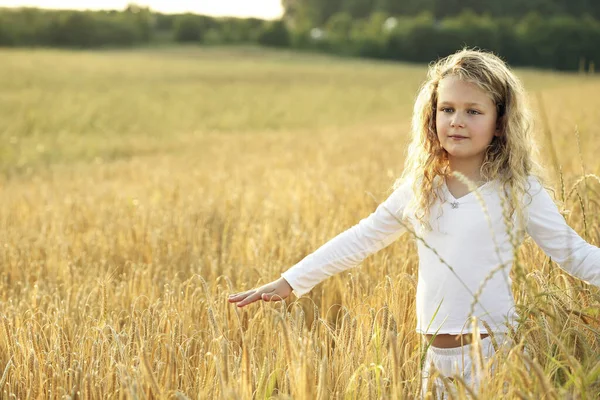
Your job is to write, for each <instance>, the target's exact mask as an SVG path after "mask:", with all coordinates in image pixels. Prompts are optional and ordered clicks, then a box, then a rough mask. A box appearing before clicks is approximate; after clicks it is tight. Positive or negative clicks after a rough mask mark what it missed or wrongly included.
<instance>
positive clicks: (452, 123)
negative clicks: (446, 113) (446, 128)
mask: <svg viewBox="0 0 600 400" xmlns="http://www.w3.org/2000/svg"><path fill="white" fill-rule="evenodd" d="M450 126H451V127H453V128H454V127H456V126H459V127H460V128H464V127H465V124H464V123H463V121H462V120H461V119H459V117H458V113H456V114H454V118H452V119H451V120H450Z"/></svg>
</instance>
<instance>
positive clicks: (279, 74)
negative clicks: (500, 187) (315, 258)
mask: <svg viewBox="0 0 600 400" xmlns="http://www.w3.org/2000/svg"><path fill="white" fill-rule="evenodd" d="M425 73H426V66H425V65H411V64H398V63H384V62H375V61H364V60H352V59H342V58H331V57H327V56H320V55H309V54H295V53H289V52H276V51H266V50H261V49H255V48H226V49H223V48H208V49H202V48H198V47H176V48H149V49H139V50H120V51H117V50H105V51H96V52H88V51H57V50H46V49H21V50H8V49H0V249H1V250H0V263H1V268H0V319H1V320H2V321H1V324H0V325H1V327H0V332H1V335H0V336H1V339H0V393H2V394H1V395H2V397H3V398H19V399H21V398H34V399H37V398H40V399H41V398H64V396H71V397H70V398H86V399H87V398H95V399H109V398H110V399H115V398H119V399H120V398H139V399H144V398H190V399H196V398H198V399H200V398H201V399H204V398H244V399H246V398H252V397H255V398H270V397H276V398H294V399H301V398H307V399H308V398H311V399H312V398H319V399H327V398H360V399H362V398H411V397H413V396H416V395H417V394H418V393H419V390H420V377H419V370H420V361H421V357H422V356H423V353H422V348H421V346H422V341H423V339H422V337H421V336H420V335H419V334H417V333H416V332H415V331H414V328H415V324H416V322H415V310H414V300H415V290H416V277H417V273H418V259H417V255H416V247H415V246H414V242H413V241H411V240H410V238H409V237H408V236H406V237H402V238H401V239H399V240H398V241H397V242H395V243H394V244H392V245H391V246H389V247H388V248H386V249H384V250H382V251H380V252H378V253H377V254H374V255H372V256H370V257H369V258H367V259H366V260H365V261H364V262H363V263H362V264H361V265H360V266H359V267H357V268H354V269H350V270H348V271H345V272H344V273H342V274H339V275H337V276H335V277H332V278H330V279H328V280H327V281H325V282H323V283H322V284H320V285H319V286H317V287H316V288H315V289H314V290H313V291H312V292H311V293H310V294H309V295H307V296H304V297H302V298H301V299H299V300H298V301H296V299H295V298H291V299H289V300H287V301H286V302H273V303H264V302H258V303H255V304H252V305H250V306H248V307H245V308H242V309H239V308H237V307H235V306H233V305H232V304H230V303H228V302H227V295H228V294H230V293H234V292H238V291H241V290H245V289H249V288H251V287H254V286H257V285H261V284H264V283H266V282H269V281H271V280H273V279H276V278H278V277H279V274H280V273H281V272H282V271H284V270H286V269H287V268H289V267H290V266H292V265H294V264H295V263H296V262H298V261H300V260H301V259H302V258H303V257H304V256H305V255H307V254H309V253H311V252H312V251H314V250H315V249H317V248H318V247H319V246H320V245H322V244H323V243H325V242H326V241H327V240H328V239H330V238H332V237H334V236H335V235H337V234H338V233H340V232H341V231H343V230H345V229H347V228H349V227H350V226H352V225H354V224H355V223H357V222H358V221H359V220H360V219H361V218H364V217H366V216H367V215H369V213H371V212H372V211H373V210H374V209H375V207H376V205H377V202H376V201H374V199H373V197H371V194H372V195H373V196H374V197H375V198H376V199H377V201H378V202H379V201H382V200H383V199H384V198H385V197H386V196H387V194H388V193H389V189H390V187H391V185H392V183H393V182H394V179H395V178H396V177H398V176H399V174H400V172H401V171H402V165H403V164H402V163H403V160H404V156H405V148H406V144H407V142H408V130H409V126H410V115H411V112H412V104H413V101H414V97H415V95H416V92H417V89H418V87H419V85H420V83H421V82H422V80H423V79H425ZM517 73H518V75H519V76H520V77H521V78H522V79H523V81H524V82H525V85H526V88H527V89H528V91H529V94H530V97H531V102H532V105H533V108H534V110H535V112H536V115H537V116H538V119H537V121H538V135H537V137H538V140H539V143H540V145H541V149H542V154H543V155H544V161H545V162H546V165H547V167H548V169H549V170H550V171H551V172H550V175H551V176H552V177H553V178H554V179H555V181H554V182H553V185H554V187H555V188H556V189H557V194H558V195H559V196H560V195H561V193H563V191H564V193H566V194H569V193H571V196H570V197H569V198H568V199H566V200H565V204H566V206H567V208H568V209H569V210H570V213H569V214H566V215H567V216H566V218H567V221H568V222H569V224H570V225H571V226H572V227H573V228H574V229H575V230H576V231H577V232H578V233H579V234H580V235H581V236H582V237H584V238H585V239H586V240H587V241H588V242H590V243H592V244H594V245H598V244H599V243H600V214H599V213H600V183H599V182H598V181H596V180H595V179H594V178H593V177H591V178H589V179H587V180H585V181H581V182H580V183H578V184H577V185H575V183H576V182H577V181H578V180H580V178H581V177H582V176H584V175H586V174H597V175H600V159H599V158H598V154H600V139H599V137H600V113H599V112H598V110H599V109H600V98H599V97H598V93H600V77H595V76H589V75H577V74H559V73H553V72H548V71H536V70H527V69H517ZM543 115H545V118H542V116H543ZM561 171H562V178H563V181H562V183H561V179H560V176H561ZM571 189H574V190H573V191H571ZM520 254H521V255H522V262H523V267H524V269H525V272H526V275H525V276H523V277H521V278H520V279H516V278H515V282H514V287H513V289H514V295H515V299H516V301H517V304H518V306H519V309H520V310H519V311H520V314H522V315H523V316H524V321H523V329H522V330H521V331H520V332H518V336H517V340H518V342H519V343H521V344H524V345H525V346H526V347H527V348H528V349H529V352H530V354H531V356H532V360H526V359H524V357H523V353H522V352H521V351H518V349H515V351H514V352H511V353H509V354H508V355H507V356H506V359H505V360H503V362H502V363H501V367H500V369H498V370H497V373H496V375H494V376H493V378H490V379H489V380H486V381H485V382H484V384H483V386H482V392H481V395H480V398H482V399H489V398H494V397H495V396H497V395H498V393H501V390H502V389H501V388H502V385H503V382H505V381H506V382H508V383H509V393H508V396H509V397H510V398H515V397H521V398H548V399H559V398H581V399H584V398H597V397H598V396H599V393H600V343H599V339H600V333H599V328H600V319H599V317H600V315H599V311H600V310H599V305H600V292H599V291H598V289H597V288H595V287H593V286H589V285H587V284H585V283H584V282H582V281H580V280H578V279H576V278H573V277H571V276H569V275H568V274H566V273H565V272H563V271H562V270H560V269H559V268H558V267H557V265H556V264H555V263H553V262H550V260H549V259H548V258H547V257H546V256H545V255H544V253H543V252H542V251H541V250H540V249H539V248H538V247H537V246H536V245H535V243H533V242H532V241H531V240H530V239H529V240H527V241H526V242H525V244H524V245H523V246H522V247H521V249H520ZM598 268H600V265H599V266H598ZM528 365H531V366H532V367H533V368H531V372H528V370H527V366H528ZM544 396H546V397H544Z"/></svg>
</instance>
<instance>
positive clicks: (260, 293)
mask: <svg viewBox="0 0 600 400" xmlns="http://www.w3.org/2000/svg"><path fill="white" fill-rule="evenodd" d="M292 290H293V289H292V287H291V286H290V284H289V283H287V281H286V280H285V279H283V277H281V278H279V279H277V280H276V281H273V282H271V283H267V284H266V285H263V286H261V287H259V288H257V289H252V290H248V291H247V292H242V293H236V294H230V295H229V298H228V301H229V302H230V303H238V302H240V303H239V304H238V305H237V306H238V307H244V306H246V305H248V304H250V303H254V302H255V301H256V300H263V301H281V300H283V299H285V298H287V297H288V296H289V295H290V294H291V293H292Z"/></svg>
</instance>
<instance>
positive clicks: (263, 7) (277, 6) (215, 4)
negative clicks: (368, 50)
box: [0, 0, 283, 19]
mask: <svg viewBox="0 0 600 400" xmlns="http://www.w3.org/2000/svg"><path fill="white" fill-rule="evenodd" d="M129 3H135V4H138V5H140V6H148V7H150V9H151V10H154V11H158V12H163V13H169V14H173V13H184V12H193V13H195V14H204V15H212V16H232V17H257V18H263V19H275V18H279V17H281V15H282V13H283V9H282V7H281V0H254V1H249V0H178V1H172V0H140V1H127V0H87V1H81V0H0V7H38V8H53V9H70V10H107V9H111V10H123V9H125V7H127V4H129Z"/></svg>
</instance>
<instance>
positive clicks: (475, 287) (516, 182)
mask: <svg viewBox="0 0 600 400" xmlns="http://www.w3.org/2000/svg"><path fill="white" fill-rule="evenodd" d="M536 155H537V150H536V145H535V143H534V140H533V136H532V124H531V116H530V112H529V109H528V106H527V104H526V99H525V94H524V89H523V85H522V84H521V82H520V81H519V79H518V78H517V77H516V76H515V75H514V73H513V72H512V71H511V70H510V69H509V68H508V67H507V66H506V64H505V63H504V62H503V61H502V60H501V59H499V58H498V57H496V56H495V55H493V54H491V53H486V52H482V51H477V50H468V49H463V50H461V51H459V52H457V53H455V54H453V55H451V56H449V57H446V58H444V59H441V60H440V61H438V62H436V63H434V64H432V65H431V66H430V68H429V73H428V79H427V81H426V82H425V83H424V84H423V86H422V88H421V90H420V92H419V94H418V97H417V100H416V103H415V107H414V113H413V120H412V142H411V144H410V146H409V149H408V155H407V158H406V162H405V168H404V171H403V173H402V176H401V177H400V178H399V179H398V180H397V181H396V183H395V184H394V190H393V193H392V194H391V195H390V196H389V197H388V198H387V199H386V200H385V201H384V202H383V203H382V204H380V205H379V206H378V207H377V209H376V210H375V211H374V212H373V213H372V214H371V215H369V216H368V217H367V218H364V219H362V220H361V221H360V222H359V223H358V224H356V225H355V226H353V227H351V228H350V229H348V230H346V231H345V232H342V233H341V234H339V235H338V236H336V237H334V238H333V239H331V240H330V241H329V242H327V243H325V244H324V245H323V246H321V247H320V248H319V249H317V250H316V251H315V252H314V253H312V254H310V255H308V256H307V257H305V258H304V259H303V260H302V261H300V262H299V263H298V264H296V265H294V266H293V267H291V268H290V269H288V270H287V271H285V272H284V273H283V274H281V278H279V279H278V280H276V281H274V282H271V283H269V284H266V285H264V286H262V287H259V288H257V289H253V290H249V291H247V292H243V293H238V294H235V295H231V296H230V297H229V301H230V302H234V303H238V306H239V307H243V306H245V305H248V304H250V303H252V302H254V301H256V300H259V299H262V300H264V301H275V300H281V299H285V298H286V297H288V296H289V295H290V293H291V292H292V291H293V292H294V294H295V295H296V296H297V297H300V296H302V295H304V294H305V293H307V292H308V291H310V290H311V289H312V288H313V287H314V286H315V285H317V284H318V283H320V282H321V281H323V280H324V279H326V278H327V277H329V276H331V275H334V274H337V273H339V272H341V271H344V270H346V269H348V268H351V267H353V266H356V265H357V264H359V263H360V262H361V261H362V260H363V259H365V258H366V257H367V256H368V255H370V254H372V253H374V252H376V251H378V250H380V249H382V248H384V247H386V246H388V245H389V244H390V243H392V242H393V241H395V240H396V239H398V238H399V237H400V236H401V235H402V234H404V233H405V232H410V233H411V234H412V235H413V236H414V237H415V239H416V240H417V249H418V255H419V273H418V275H419V276H418V284H417V299H416V308H417V309H416V311H417V327H416V330H417V332H418V333H421V334H423V335H424V336H425V339H426V341H425V342H426V343H428V344H429V343H430V344H431V345H430V346H428V347H427V353H426V358H425V364H424V366H423V370H422V372H423V374H422V377H423V378H422V388H423V391H422V394H423V395H424V394H425V393H426V391H427V388H428V387H429V386H433V390H434V391H436V392H437V394H438V396H439V395H440V394H443V393H444V390H443V389H444V385H443V382H441V380H436V382H433V384H432V385H431V384H430V382H429V381H428V376H429V375H430V371H431V365H433V366H435V369H436V370H437V371H438V372H439V373H440V374H441V375H442V376H446V377H451V376H453V375H455V374H457V373H458V374H459V375H460V376H461V378H462V379H463V380H464V381H465V383H466V384H468V385H471V387H473V388H474V389H475V390H477V388H478V386H479V376H478V374H477V373H476V371H475V370H476V368H474V367H473V366H472V365H473V364H474V363H472V362H471V361H472V360H471V357H472V355H471V353H472V352H471V351H470V346H472V345H471V338H472V337H477V332H479V334H480V336H479V337H480V341H477V342H478V343H479V345H480V346H481V349H482V350H483V356H484V358H485V359H488V358H490V357H491V356H492V355H493V354H494V352H495V351H496V349H494V347H493V346H492V337H490V336H489V335H490V334H491V335H492V336H493V338H494V339H495V341H496V342H497V343H498V344H502V345H503V346H508V347H510V346H511V344H512V342H511V340H510V339H509V338H508V336H507V332H508V330H509V328H510V327H511V326H514V325H515V324H516V319H517V318H518V315H517V313H516V312H515V310H514V308H515V307H514V299H513V295H512V291H511V284H512V281H511V278H510V277H509V272H510V268H511V267H512V263H513V254H515V252H514V251H513V250H514V249H515V248H518V246H519V245H520V244H521V243H522V242H523V239H524V235H525V233H528V234H529V235H530V236H531V237H532V238H533V240H534V241H535V242H536V243H537V244H538V246H540V247H541V248H542V250H543V251H544V252H545V253H546V254H547V255H548V256H550V257H552V259H553V260H554V261H556V262H557V263H558V264H559V265H560V266H561V268H563V269H564V270H565V271H567V272H569V273H570V274H572V275H574V276H576V277H578V278H580V279H583V280H585V281H587V282H589V283H592V284H594V285H596V286H600V249H598V248H597V247H595V246H592V245H590V244H588V243H586V242H585V241H584V240H583V239H582V238H581V237H579V235H578V234H577V233H576V232H575V231H573V230H572V229H571V228H570V227H569V226H568V225H567V223H566V222H565V220H564V218H563V217H562V215H561V214H560V213H559V211H558V208H557V206H556V204H555V203H554V201H553V200H552V199H551V197H550V196H549V194H548V192H547V191H546V190H545V188H544V186H543V182H544V179H543V177H542V174H541V168H540V166H539V165H538V164H537V163H536V162H535V157H536ZM473 317H474V318H473ZM473 346H475V344H473ZM473 356H474V355H473Z"/></svg>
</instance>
